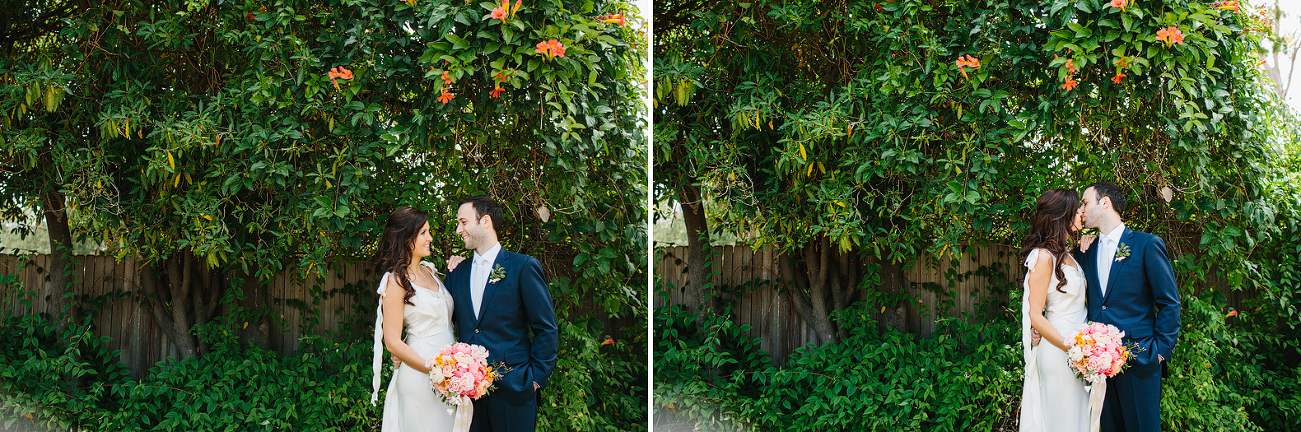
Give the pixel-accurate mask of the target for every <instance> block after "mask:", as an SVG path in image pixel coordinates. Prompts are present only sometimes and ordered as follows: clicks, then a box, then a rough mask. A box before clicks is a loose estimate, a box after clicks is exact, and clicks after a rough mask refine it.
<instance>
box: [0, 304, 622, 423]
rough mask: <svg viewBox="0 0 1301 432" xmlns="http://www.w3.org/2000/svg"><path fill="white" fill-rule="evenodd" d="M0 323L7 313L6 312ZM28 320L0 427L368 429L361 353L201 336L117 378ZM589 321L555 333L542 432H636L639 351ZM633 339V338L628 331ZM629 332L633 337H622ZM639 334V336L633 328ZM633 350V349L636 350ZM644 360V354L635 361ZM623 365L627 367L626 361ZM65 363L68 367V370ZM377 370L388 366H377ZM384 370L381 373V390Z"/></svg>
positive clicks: (107, 357) (7, 336)
mask: <svg viewBox="0 0 1301 432" xmlns="http://www.w3.org/2000/svg"><path fill="white" fill-rule="evenodd" d="M6 312H7V311H6ZM67 328H68V329H65V330H60V329H58V328H57V326H56V325H55V323H53V322H51V321H50V320H48V319H45V318H43V317H41V316H37V315H19V316H15V315H10V314H8V313H6V314H5V315H4V316H3V317H0V359H2V361H0V426H3V428H8V427H11V426H15V425H18V426H23V427H20V428H19V430H26V429H25V428H31V427H37V428H42V429H51V430H70V429H84V430H112V431H137V430H150V431H187V432H188V431H272V430H290V431H366V430H379V428H380V418H381V416H382V413H383V404H382V403H383V391H381V399H380V402H381V404H380V405H379V406H371V404H370V383H371V343H370V340H369V338H366V340H364V341H361V340H357V341H349V342H338V341H333V340H330V339H328V338H323V337H304V338H303V339H302V340H301V344H300V348H299V349H298V350H297V351H296V352H295V353H293V354H291V355H280V354H278V353H276V352H273V351H267V350H262V349H257V348H244V347H241V346H240V344H239V343H238V341H237V340H236V338H235V337H234V336H233V334H232V332H230V331H229V330H222V329H221V328H220V327H219V326H212V327H211V328H209V329H207V331H205V332H204V333H205V335H204V338H205V340H207V341H209V342H210V343H212V350H211V352H209V353H208V354H206V355H203V356H201V357H194V358H189V359H183V360H179V361H174V362H170V363H169V362H160V363H158V364H157V365H155V366H154V367H153V368H152V369H151V370H150V371H149V373H148V375H147V376H146V377H145V378H143V379H141V380H133V379H131V378H130V377H129V376H128V371H127V368H126V366H125V365H124V364H122V363H120V362H118V361H117V360H116V358H117V356H118V355H119V353H118V352H116V351H109V350H108V349H107V348H106V343H107V342H108V338H95V337H93V335H92V332H91V331H90V330H89V328H88V327H80V328H78V327H76V326H67ZM599 330H600V329H599V324H598V323H596V322H595V320H591V321H582V322H578V323H573V322H567V321H565V322H561V338H560V351H561V352H560V356H559V362H558V365H557V368H556V371H555V373H554V375H553V378H552V380H551V383H550V387H549V388H550V391H548V392H544V393H543V395H544V398H543V401H542V402H543V404H542V406H541V407H540V412H539V414H540V415H539V430H542V431H628V430H632V431H636V430H645V429H646V397H647V394H646V390H645V385H644V383H645V376H646V367H645V365H644V362H643V361H628V360H625V359H624V358H626V357H629V355H628V353H626V352H621V351H622V350H628V349H632V350H636V349H637V348H638V347H639V346H641V347H644V346H645V339H644V336H643V337H642V339H640V341H638V340H636V339H633V340H627V341H619V342H616V343H615V344H613V345H602V344H601V341H600V340H597V338H596V337H595V336H593V335H595V334H600V333H599ZM631 330H636V329H631ZM633 333H635V332H633ZM641 334H644V328H643V329H642V332H641ZM639 344H640V345H639ZM642 352H643V353H644V351H642ZM632 357H636V356H635V355H633V356H632ZM74 359H75V360H74ZM386 364H387V362H386ZM391 373H392V366H391V365H387V366H385V369H384V380H385V382H386V383H387V382H388V379H389V377H390V375H391ZM3 428H0V429H3Z"/></svg>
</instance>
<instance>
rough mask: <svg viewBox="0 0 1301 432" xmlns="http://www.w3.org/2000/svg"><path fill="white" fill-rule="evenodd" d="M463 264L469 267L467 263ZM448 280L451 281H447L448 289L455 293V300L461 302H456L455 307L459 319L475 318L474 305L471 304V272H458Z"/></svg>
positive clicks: (449, 276) (465, 270)
mask: <svg viewBox="0 0 1301 432" xmlns="http://www.w3.org/2000/svg"><path fill="white" fill-rule="evenodd" d="M461 264H462V265H469V264H467V263H461ZM453 277H454V278H453ZM447 278H448V279H451V280H449V281H447V282H448V283H447V286H448V288H450V289H451V290H452V292H454V293H455V294H454V297H455V299H457V300H459V301H457V302H456V305H455V306H456V310H457V312H456V313H457V319H458V320H459V319H461V318H460V317H466V316H469V317H473V316H474V304H473V303H471V302H470V270H469V269H464V270H462V271H460V272H457V273H456V274H454V275H453V274H448V275H447ZM466 314H469V315H466Z"/></svg>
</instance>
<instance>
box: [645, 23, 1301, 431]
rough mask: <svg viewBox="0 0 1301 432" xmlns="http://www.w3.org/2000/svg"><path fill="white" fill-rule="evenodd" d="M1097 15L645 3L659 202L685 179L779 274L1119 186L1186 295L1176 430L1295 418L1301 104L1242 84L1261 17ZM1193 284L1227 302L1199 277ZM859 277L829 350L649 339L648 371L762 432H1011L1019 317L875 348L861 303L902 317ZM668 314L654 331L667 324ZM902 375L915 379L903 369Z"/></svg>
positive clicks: (712, 319) (689, 400)
mask: <svg viewBox="0 0 1301 432" xmlns="http://www.w3.org/2000/svg"><path fill="white" fill-rule="evenodd" d="M1111 3H1112V2H1110V1H1102V0H1057V1H1048V2H1041V1H1017V0H1011V1H1007V0H939V1H930V0H894V1H885V0H883V1H879V2H877V1H869V2H848V3H842V2H826V1H816V0H811V1H754V2H715V3H705V4H700V3H693V2H678V1H666V2H657V3H656V13H657V15H656V16H657V20H656V23H657V36H658V38H657V45H656V67H655V81H656V82H655V102H656V107H655V109H654V112H655V116H656V117H655V126H654V127H655V137H656V142H655V146H656V151H655V155H656V160H655V164H656V166H655V169H656V181H657V184H656V185H655V188H656V189H655V193H656V197H657V199H659V200H661V201H679V202H686V201H690V200H689V199H688V197H686V196H684V195H683V194H682V191H681V190H682V189H683V188H682V185H683V184H689V185H695V186H698V187H699V188H700V189H701V192H700V193H701V195H702V196H704V201H705V202H706V204H707V207H706V209H708V210H709V211H710V212H709V223H710V228H711V229H712V230H723V231H728V232H733V233H741V234H743V235H744V236H745V237H748V238H751V239H752V241H751V243H752V244H754V245H763V244H771V245H773V246H774V247H776V248H778V249H780V250H784V251H787V252H788V256H789V257H791V259H792V260H795V261H800V260H802V258H801V256H800V254H799V251H800V250H801V248H805V250H807V247H808V245H816V244H819V243H821V242H826V243H828V244H830V245H832V246H833V247H834V248H835V249H837V250H838V253H839V254H841V255H846V256H858V257H862V256H870V257H874V258H878V259H888V260H891V261H894V262H911V261H913V260H914V259H915V258H917V257H918V256H920V255H930V256H932V257H935V258H938V259H943V258H944V256H945V255H949V254H953V253H959V252H960V251H962V250H966V249H967V248H971V247H981V246H983V245H989V244H1005V245H1018V244H1019V243H1020V239H1021V236H1023V235H1024V232H1025V230H1026V229H1027V225H1026V221H1027V220H1028V217H1029V216H1030V212H1031V211H1032V210H1033V203H1034V199H1035V197H1036V196H1037V195H1038V194H1039V193H1040V192H1041V191H1043V190H1045V189H1048V188H1053V187H1068V188H1076V189H1081V188H1083V187H1084V186H1085V185H1087V184H1088V183H1090V182H1093V181H1098V180H1110V181H1115V182H1117V183H1119V184H1120V185H1121V187H1122V188H1123V189H1124V190H1125V191H1126V193H1127V195H1128V198H1129V202H1130V207H1131V209H1130V210H1128V211H1126V212H1125V213H1124V214H1123V216H1124V217H1125V219H1126V221H1127V224H1128V225H1129V226H1131V227H1132V228H1134V229H1138V230H1141V231H1145V232H1151V233H1155V234H1157V235H1160V236H1162V237H1163V238H1165V239H1166V243H1167V244H1168V245H1172V246H1171V247H1172V248H1173V249H1172V250H1171V255H1172V258H1174V266H1175V269H1176V275H1177V279H1178V280H1179V283H1180V286H1181V296H1182V298H1183V300H1184V304H1185V311H1186V317H1185V318H1184V325H1185V327H1184V329H1183V330H1182V331H1181V342H1180V346H1179V348H1177V353H1178V354H1177V355H1176V358H1175V359H1174V360H1173V363H1172V367H1173V368H1172V375H1173V377H1172V378H1171V379H1170V380H1169V381H1167V384H1166V389H1167V394H1166V397H1165V399H1164V401H1163V410H1164V411H1163V418H1164V419H1165V420H1166V424H1167V425H1173V426H1170V427H1172V428H1175V429H1209V430H1244V429H1245V430H1252V429H1255V428H1262V429H1264V430H1298V429H1301V425H1299V424H1298V419H1299V418H1301V417H1299V416H1298V415H1297V406H1298V405H1297V403H1296V401H1297V399H1296V398H1295V397H1294V396H1292V395H1294V394H1295V392H1296V391H1297V389H1298V383H1299V382H1301V378H1299V377H1298V366H1299V365H1301V351H1299V350H1298V346H1299V344H1298V339H1297V338H1296V335H1297V333H1296V330H1297V326H1298V325H1299V324H1301V319H1299V318H1298V316H1301V315H1298V314H1297V306H1298V304H1299V303H1301V298H1299V297H1298V296H1297V286H1298V284H1297V280H1298V279H1297V277H1296V275H1295V271H1294V270H1293V269H1295V268H1297V267H1298V264H1301V262H1298V260H1297V256H1299V254H1298V252H1301V249H1298V244H1299V243H1298V241H1299V240H1301V237H1298V232H1299V231H1298V229H1297V227H1298V222H1301V218H1298V209H1301V206H1298V203H1301V201H1299V200H1298V197H1299V196H1301V194H1298V190H1297V188H1296V186H1295V183H1294V182H1293V181H1292V180H1293V179H1295V177H1296V174H1295V172H1296V169H1297V167H1298V165H1297V161H1298V160H1299V159H1298V158H1297V154H1298V152H1297V150H1298V149H1301V147H1299V146H1298V142H1297V133H1296V125H1297V122H1296V115H1295V113H1293V112H1291V111H1289V110H1288V109H1287V108H1285V107H1284V106H1283V104H1282V102H1281V101H1279V100H1278V98H1277V96H1275V95H1274V94H1273V92H1272V91H1271V90H1270V89H1269V88H1268V85H1269V83H1268V81H1267V78H1266V77H1265V76H1264V74H1263V73H1262V71H1260V70H1259V69H1258V64H1257V63H1258V61H1259V58H1258V57H1257V55H1256V54H1257V52H1259V51H1260V49H1261V47H1260V42H1261V40H1262V39H1263V38H1264V37H1266V36H1265V35H1266V34H1267V33H1268V30H1269V26H1270V25H1271V24H1272V23H1269V22H1268V21H1267V20H1265V19H1263V17H1262V14H1261V12H1260V11H1258V10H1255V9H1252V8H1248V7H1246V6H1245V3H1244V4H1243V6H1242V7H1241V8H1239V9H1238V10H1229V9H1226V8H1221V7H1219V5H1216V4H1212V3H1210V2H1201V1H1147V0H1130V1H1124V2H1121V3H1123V5H1124V7H1123V8H1122V7H1120V6H1112V5H1111ZM1172 35H1173V36H1172ZM689 235H691V234H689ZM950 256H951V255H950ZM833 257H834V255H833ZM824 261H826V260H824ZM815 267H816V266H812V263H806V268H814V269H815V270H816V268H815ZM706 271H708V270H707V269H706ZM824 271H825V270H824ZM808 273H810V274H814V273H815V272H814V271H809V272H808ZM869 273H870V272H869ZM1013 273H1015V272H1013ZM783 278H785V279H787V280H791V279H795V277H794V276H792V275H790V274H785V273H783ZM863 280H864V281H870V280H872V277H871V275H870V274H867V275H864V276H863ZM1208 280H1224V281H1227V285H1228V288H1227V289H1226V290H1225V291H1223V292H1221V291H1216V290H1209V289H1199V288H1196V287H1201V286H1207V285H1208V284H1207V283H1206V282H1207V281H1208ZM849 285H850V286H851V287H852V288H853V289H855V290H857V291H863V290H868V291H873V292H872V293H866V294H862V293H860V294H859V298H860V299H864V300H863V301H862V302H861V303H858V304H857V305H855V306H852V307H847V308H843V309H841V311H840V313H838V314H832V316H833V318H832V320H833V321H835V322H836V323H838V327H839V329H840V331H839V336H838V337H839V338H840V340H839V341H838V342H835V343H829V344H826V345H822V346H820V347H810V348H809V349H807V350H806V351H805V352H803V353H802V354H799V355H795V356H792V358H790V359H788V362H787V363H786V364H785V366H783V367H781V368H766V367H765V366H764V365H763V364H762V363H761V362H745V361H740V360H738V359H739V358H746V357H754V356H752V355H750V354H746V353H741V352H738V351H734V350H732V349H731V348H726V345H727V344H728V343H723V342H709V341H710V340H711V339H709V338H710V336H696V337H689V336H686V335H684V334H683V333H679V334H677V335H671V334H669V333H663V332H661V333H657V338H661V337H664V338H663V339H658V340H657V341H656V357H657V359H660V358H663V359H669V361H671V363H668V364H657V367H656V370H657V371H660V370H665V369H674V368H692V367H695V368H700V369H701V370H705V371H714V372H710V373H702V374H700V375H689V376H672V375H664V376H657V377H656V379H657V386H656V393H657V394H656V404H657V407H662V408H663V409H664V411H663V412H664V413H665V415H666V416H671V415H679V416H683V417H684V418H687V419H690V421H686V422H685V423H687V424H689V425H701V424H704V425H709V424H711V423H710V422H718V423H719V424H723V425H724V427H726V428H747V427H752V428H754V429H756V430H769V429H789V430H809V429H819V430H856V428H855V427H851V426H849V425H852V424H859V425H861V424H864V423H853V421H860V420H854V419H847V418H843V417H838V416H837V415H836V414H835V413H838V412H842V411H843V412H855V410H858V411H862V410H864V409H879V410H884V411H877V414H876V415H874V416H864V418H863V419H861V421H865V422H869V423H866V424H870V421H872V420H871V418H878V417H879V418H889V419H893V420H896V421H899V422H901V423H902V424H903V425H905V426H904V428H905V429H909V430H960V429H964V428H976V429H980V430H990V429H993V430H999V429H1001V428H1006V427H1008V425H1007V423H1006V422H1007V420H1008V418H1009V416H1010V412H1011V409H1009V408H1008V405H1007V404H1008V401H1009V400H1010V401H1013V404H1012V405H1011V408H1015V404H1014V401H1015V398H1018V397H1019V384H1018V383H1017V381H1018V380H1019V373H1018V372H1017V371H1018V368H1019V367H1020V362H1019V357H1018V356H1017V355H1016V353H1019V348H1017V347H1016V346H1015V343H1016V341H1015V339H1014V338H1011V336H1010V335H1012V334H1014V332H1015V330H1014V329H1012V328H1011V325H1012V323H1013V322H1014V321H1013V318H1012V315H1011V314H1010V312H1009V314H1008V315H1006V316H993V317H975V318H972V317H967V318H969V319H970V322H969V323H965V324H964V323H959V322H954V321H951V319H952V318H956V317H946V316H942V315H937V316H933V317H932V318H934V319H937V320H939V321H940V322H941V323H943V324H942V325H941V326H940V327H941V330H940V331H937V334H936V336H934V338H933V339H920V340H918V339H915V338H912V337H908V336H903V335H893V334H888V333H882V334H871V333H867V334H865V333H864V332H865V331H866V330H865V329H871V328H877V327H878V326H876V325H860V324H862V323H863V322H864V321H871V317H872V314H873V312H874V311H875V310H878V308H881V307H890V306H896V305H897V304H896V303H895V302H896V301H897V300H895V299H891V298H890V296H888V295H885V296H883V295H876V294H877V293H882V292H885V291H887V290H889V289H893V288H897V287H874V286H872V284H871V283H861V284H860V283H851V284H849ZM792 286H794V285H790V286H788V287H787V288H788V289H791V290H793V289H794V288H791V287H792ZM810 291H812V290H810ZM1011 291H1012V292H1013V293H1014V294H1015V293H1016V291H1018V290H1016V289H1012V290H1011ZM886 294H888V293H886ZM796 297H797V296H794V295H792V298H796ZM1230 297H1233V298H1235V300H1233V303H1232V304H1230ZM1016 299H1017V298H1016V297H1015V296H1013V302H1012V303H1010V304H1009V306H1008V307H1009V308H1011V307H1013V306H1011V305H1016V304H1018V303H1017V301H1016ZM827 307H828V308H830V306H827ZM1235 308H1236V310H1237V311H1238V314H1236V315H1234V316H1232V317H1226V315H1228V314H1229V313H1230V312H1231V310H1235ZM666 313H667V312H665V311H664V310H660V311H657V313H656V316H657V329H659V328H661V327H660V326H668V327H669V328H677V327H676V325H674V324H671V323H663V322H664V321H661V320H660V319H659V318H658V317H661V316H663V315H665V314H666ZM695 313H699V314H701V315H702V317H701V318H698V319H699V320H702V321H703V322H704V323H712V325H717V326H720V329H722V328H726V326H727V325H728V324H724V323H719V322H717V319H723V318H717V317H716V315H718V314H720V312H719V311H717V310H709V309H705V310H702V311H697V312H695ZM860 313H861V314H864V315H865V316H866V317H867V318H864V319H851V317H852V316H854V315H857V314H860ZM724 317H725V314H724ZM805 321H806V322H809V320H808V319H805ZM815 321H816V320H815ZM700 325H705V324H700ZM810 325H812V324H810ZM964 326H976V328H971V327H964ZM702 334H703V335H718V336H715V337H717V338H720V339H725V337H724V336H721V335H723V334H726V332H724V331H723V330H713V331H702ZM967 334H971V335H979V340H968V339H966V338H967V337H968V336H965V335H967ZM661 335H669V336H661ZM720 344H721V345H720ZM893 347H900V348H893ZM954 353H961V355H956V356H955V355H953V354H954ZM758 357H761V356H758ZM729 359H730V360H729ZM885 365H890V367H885ZM899 367H902V368H903V369H897V368H899ZM909 367H914V368H916V369H915V370H916V371H918V372H916V373H912V372H908V373H906V374H901V375H906V376H908V377H910V378H912V379H910V380H905V379H901V380H895V376H894V374H895V373H896V371H899V370H907V371H912V370H914V369H908V368H909ZM923 369H924V370H925V371H926V372H924V373H923V372H920V371H921V370H923ZM969 371H970V372H969ZM849 376H857V377H859V378H857V379H861V380H872V381H873V382H871V383H864V382H851V384H852V385H848V384H845V382H846V380H847V379H848V378H847V377H849ZM975 376H983V377H984V379H985V380H986V381H985V382H974V381H970V380H974V379H975V378H973V377H975ZM1009 376H1010V378H1009ZM756 377H762V378H756ZM835 377H841V378H835ZM878 381H879V382H878ZM660 383H663V384H660ZM851 388H857V390H850V389H851ZM661 389H664V390H663V391H661ZM792 389H796V390H792ZM866 390H871V391H866ZM985 390H988V392H985ZM850 391H855V393H854V395H852V396H851V395H849V394H848V392H850ZM928 392H934V394H938V395H946V394H952V395H954V396H952V397H935V396H933V395H932V394H931V393H928ZM787 403H789V405H790V406H789V407H787V406H786V404H787ZM747 404H752V405H753V407H760V408H752V407H751V406H750V405H747ZM869 407H875V408H869ZM762 409H768V410H770V411H767V412H760V410H762ZM692 410H696V411H695V412H694V413H693V412H692ZM656 412H657V416H658V415H659V413H660V412H661V411H660V410H659V409H657V411H656ZM957 413H962V415H958V414H957ZM963 422H968V423H963ZM868 429H871V427H868ZM882 430H884V426H882ZM891 430H893V429H891Z"/></svg>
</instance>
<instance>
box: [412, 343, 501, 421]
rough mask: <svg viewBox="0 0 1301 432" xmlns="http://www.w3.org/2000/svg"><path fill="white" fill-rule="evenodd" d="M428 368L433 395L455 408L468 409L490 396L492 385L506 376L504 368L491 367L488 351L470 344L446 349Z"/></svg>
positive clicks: (444, 348)
mask: <svg viewBox="0 0 1301 432" xmlns="http://www.w3.org/2000/svg"><path fill="white" fill-rule="evenodd" d="M425 366H426V367H428V368H429V385H430V386H432V387H433V388H434V393H438V396H439V397H441V398H442V399H443V402H446V403H447V404H448V405H452V406H460V405H467V404H469V403H470V401H471V400H475V399H479V398H481V397H483V396H484V395H487V394H488V391H490V390H492V389H493V388H494V386H493V382H494V381H496V380H497V378H500V377H501V375H502V374H504V373H506V371H504V370H503V369H505V365H498V366H488V350H487V349H486V348H484V347H482V346H479V345H470V344H467V343H457V344H452V345H447V346H445V347H443V349H442V350H441V351H439V352H438V355H436V356H434V357H433V358H432V359H430V360H429V361H427V362H425Z"/></svg>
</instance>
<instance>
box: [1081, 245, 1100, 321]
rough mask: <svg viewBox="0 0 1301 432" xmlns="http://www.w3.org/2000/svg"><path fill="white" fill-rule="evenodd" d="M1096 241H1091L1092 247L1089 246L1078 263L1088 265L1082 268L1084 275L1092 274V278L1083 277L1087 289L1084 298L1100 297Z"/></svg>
mask: <svg viewBox="0 0 1301 432" xmlns="http://www.w3.org/2000/svg"><path fill="white" fill-rule="evenodd" d="M1098 243H1099V242H1098V241H1097V240H1094V241H1093V247H1090V248H1089V250H1087V251H1085V252H1084V262H1082V263H1079V264H1080V265H1084V266H1088V267H1086V268H1085V269H1084V271H1085V274H1086V275H1088V274H1093V277H1092V278H1090V277H1085V278H1084V281H1085V284H1086V286H1087V287H1088V291H1089V292H1088V297H1087V298H1086V300H1087V299H1088V298H1095V299H1101V298H1102V288H1101V285H1099V284H1098V281H1100V280H1101V279H1099V278H1098ZM1098 304H1099V305H1101V304H1102V301H1101V300H1099V301H1098Z"/></svg>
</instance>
